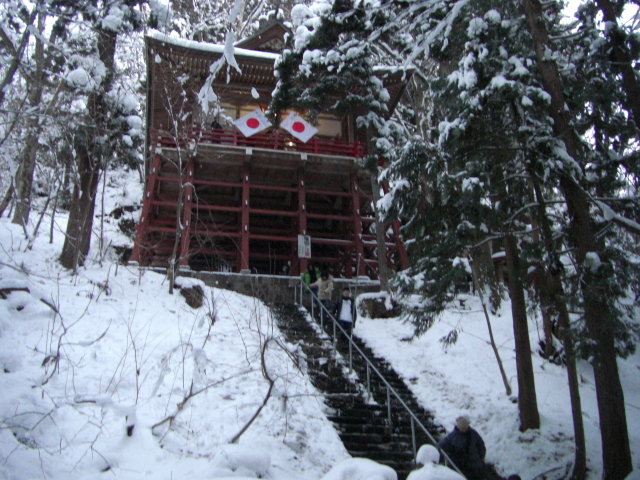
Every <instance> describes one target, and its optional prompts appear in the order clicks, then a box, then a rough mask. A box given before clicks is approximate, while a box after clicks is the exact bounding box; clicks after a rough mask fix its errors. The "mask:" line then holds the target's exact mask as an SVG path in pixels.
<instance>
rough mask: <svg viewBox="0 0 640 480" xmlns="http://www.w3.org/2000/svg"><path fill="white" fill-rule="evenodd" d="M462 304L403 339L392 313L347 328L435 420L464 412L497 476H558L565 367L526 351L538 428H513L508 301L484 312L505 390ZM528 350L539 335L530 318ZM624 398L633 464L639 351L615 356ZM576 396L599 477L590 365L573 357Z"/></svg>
mask: <svg viewBox="0 0 640 480" xmlns="http://www.w3.org/2000/svg"><path fill="white" fill-rule="evenodd" d="M464 299H465V301H464V307H460V305H459V303H458V302H456V304H452V305H451V306H450V308H449V309H448V310H447V311H446V312H445V314H444V315H443V317H442V318H441V320H440V321H438V322H437V323H436V324H435V325H434V326H433V327H432V328H431V329H430V330H429V331H428V332H427V333H425V334H424V335H423V336H422V337H419V338H416V339H413V340H411V337H412V333H413V327H412V326H411V325H409V324H406V323H403V322H402V321H401V320H400V319H397V318H392V319H373V320H372V319H368V318H361V319H360V320H359V321H358V323H357V325H356V327H355V329H354V334H355V335H357V336H359V337H360V338H362V339H363V340H365V341H366V342H367V344H368V345H369V346H370V347H371V348H372V349H373V350H374V351H375V352H376V354H377V355H380V356H383V357H385V358H386V359H387V360H388V361H389V362H390V363H391V365H392V366H393V367H394V369H395V370H396V371H397V372H398V373H399V374H400V375H401V376H403V378H404V379H405V382H406V383H407V385H408V386H409V387H410V388H411V390H412V391H413V392H414V394H415V395H416V397H417V398H418V400H419V401H420V402H421V404H422V405H424V407H425V408H427V409H429V410H431V411H432V412H433V413H434V414H435V418H436V421H437V422H438V423H440V424H441V425H443V426H445V427H446V429H447V430H448V431H449V430H451V429H453V426H454V424H455V418H456V417H457V416H459V415H460V414H461V413H466V414H468V415H469V416H470V417H471V421H472V427H473V428H475V429H476V430H478V432H480V434H481V435H482V437H483V438H484V441H485V443H486V445H487V461H489V462H491V463H494V464H495V465H496V468H497V470H498V472H499V473H501V474H503V475H510V474H514V473H515V474H519V475H520V476H521V477H522V478H523V480H530V479H533V478H535V477H536V476H538V475H540V474H542V473H545V472H548V474H549V478H560V477H562V475H563V474H564V473H565V470H566V469H565V467H566V466H567V465H568V464H570V463H571V461H572V459H573V423H572V420H571V409H570V404H569V390H568V384H567V375H566V370H565V369H564V368H562V367H559V366H557V365H555V364H553V363H549V362H547V361H545V360H544V359H543V358H541V357H540V356H539V355H537V354H536V355H534V356H533V365H534V371H535V378H536V393H537V398H538V408H539V411H540V417H541V428H540V430H539V431H534V432H532V431H527V432H525V433H520V432H519V431H518V425H519V422H518V408H517V404H516V403H514V401H515V399H516V398H517V391H518V390H517V389H518V385H517V378H516V365H515V350H514V340H513V325H512V320H511V310H510V308H511V306H510V304H509V302H508V301H507V302H504V304H503V305H502V308H501V309H500V311H498V312H497V314H496V315H492V316H491V323H492V327H493V333H494V336H495V340H496V344H497V345H498V347H499V352H500V356H501V358H502V361H503V363H504V367H505V370H506V373H507V377H508V378H509V380H510V383H511V387H512V389H513V394H512V395H511V396H507V394H506V391H505V387H504V385H503V382H502V378H501V375H500V371H499V369H498V364H497V362H496V359H495V355H494V353H493V350H492V348H491V346H490V344H489V333H488V328H487V323H486V320H485V317H484V314H483V312H482V306H481V303H480V301H479V299H478V298H477V297H472V296H469V295H465V296H464ZM454 328H458V329H459V330H460V333H459V338H458V341H457V343H456V344H454V345H451V346H449V347H448V348H447V349H446V350H445V349H444V348H443V344H442V343H441V342H439V339H441V338H442V337H444V336H445V335H446V334H447V333H449V332H450V331H451V330H453V329H454ZM529 335H530V338H531V347H532V350H534V351H537V349H538V347H537V342H538V340H539V339H540V335H542V331H541V326H540V328H539V329H537V328H536V326H535V325H532V327H531V329H530V332H529ZM618 365H619V369H620V377H621V380H622V385H623V388H624V393H625V401H626V404H627V423H628V429H629V435H630V438H631V450H632V452H634V456H633V465H634V469H635V470H636V471H638V470H640V354H638V353H636V354H635V355H634V356H632V357H630V358H629V359H627V360H619V361H618ZM579 373H580V377H581V389H580V393H581V399H582V410H583V416H584V422H585V430H586V437H587V456H588V467H589V469H590V472H589V478H590V479H597V478H600V477H601V471H602V460H601V456H602V450H601V444H600V431H599V427H598V409H597V404H596V396H595V388H594V379H593V370H592V368H591V366H590V365H589V364H588V363H586V362H580V364H579Z"/></svg>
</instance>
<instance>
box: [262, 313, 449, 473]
mask: <svg viewBox="0 0 640 480" xmlns="http://www.w3.org/2000/svg"><path fill="white" fill-rule="evenodd" d="M272 309H273V312H274V316H275V318H276V321H277V323H278V327H279V328H280V331H281V332H282V333H283V335H284V336H285V337H286V339H287V341H289V342H291V343H294V344H296V343H297V344H298V345H299V346H300V348H301V350H302V352H303V353H304V355H305V356H306V363H307V372H308V374H309V377H310V378H311V381H312V383H313V384H314V385H315V386H316V388H318V389H319V390H320V391H321V392H323V393H324V394H325V396H326V399H325V404H326V405H327V417H328V418H329V420H331V421H332V422H333V423H334V424H335V427H336V429H337V430H338V432H339V435H340V438H341V439H342V442H343V443H344V446H345V448H346V449H347V451H348V452H349V453H350V454H351V456H353V457H364V458H369V459H371V460H375V461H376V462H379V463H382V464H385V465H389V466H390V467H392V468H393V469H394V470H396V472H397V473H398V479H399V480H405V479H406V477H407V475H408V474H409V472H410V471H411V470H413V469H414V443H413V436H412V426H411V420H410V417H409V414H408V413H407V411H406V410H405V409H404V408H403V407H402V405H401V404H400V402H399V401H398V400H397V399H396V398H395V396H394V395H393V394H391V395H390V397H389V396H388V393H387V387H386V385H385V384H384V383H383V382H382V381H381V380H380V379H379V377H378V376H377V375H376V374H375V373H374V372H373V371H370V372H369V375H367V363H366V361H365V360H364V359H362V358H361V356H360V355H359V354H358V353H357V352H356V350H355V349H353V356H352V367H353V371H352V372H350V371H349V344H348V342H347V341H346V339H340V340H339V341H338V342H337V353H338V354H336V351H335V350H334V348H333V342H332V340H331V334H332V332H333V328H332V327H330V325H331V324H330V322H325V328H326V330H327V331H326V332H323V331H322V330H321V329H320V326H319V325H317V324H315V323H310V322H309V321H308V320H307V318H308V317H307V312H306V311H305V310H304V309H301V308H300V307H298V306H296V305H292V304H276V305H273V306H272ZM354 341H355V342H356V345H357V346H358V347H359V348H360V350H362V352H363V353H364V354H365V355H366V356H367V357H368V358H369V360H371V362H372V363H373V365H374V366H375V368H376V369H377V370H378V371H379V372H380V373H381V374H382V375H383V376H384V378H385V379H386V380H387V382H388V383H389V384H390V385H391V387H392V388H393V389H394V390H395V391H396V392H397V393H398V394H399V396H400V397H401V398H402V400H403V401H404V402H405V404H406V405H407V406H408V407H409V408H410V409H411V410H412V411H413V413H414V414H415V415H416V416H417V417H418V419H419V420H420V422H421V423H422V424H423V425H424V426H425V427H426V428H427V429H428V430H429V433H430V434H431V435H432V436H433V437H435V438H437V439H439V438H440V437H441V436H442V434H443V433H444V430H443V428H442V427H440V426H437V425H435V424H434V423H433V421H432V416H431V415H430V414H429V413H428V412H426V411H424V410H423V409H422V408H421V407H420V406H419V405H418V403H417V402H416V400H415V398H414V397H413V395H412V394H411V392H410V391H409V389H408V388H407V387H406V385H405V384H404V382H403V381H402V379H401V378H400V377H399V376H398V375H397V374H396V373H395V372H394V371H393V369H392V368H391V367H390V366H389V364H388V363H387V362H386V361H385V360H384V359H382V358H378V357H376V356H375V355H374V354H373V352H372V351H371V350H370V349H369V348H368V347H367V346H366V345H364V344H363V343H362V342H361V341H360V340H359V339H358V338H356V337H354ZM368 378H369V381H367V379H368ZM389 398H390V402H389V400H388V399H389ZM389 412H390V415H389ZM389 419H390V420H389ZM414 430H415V439H416V442H415V447H416V448H419V447H420V446H421V445H423V444H425V443H430V442H429V439H428V437H427V435H426V434H424V432H422V430H421V429H420V428H419V427H418V426H417V425H416V426H415V427H414Z"/></svg>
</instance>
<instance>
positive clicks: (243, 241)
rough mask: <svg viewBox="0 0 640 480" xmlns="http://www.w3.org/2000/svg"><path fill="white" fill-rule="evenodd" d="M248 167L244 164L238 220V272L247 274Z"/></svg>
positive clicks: (249, 186)
mask: <svg viewBox="0 0 640 480" xmlns="http://www.w3.org/2000/svg"><path fill="white" fill-rule="evenodd" d="M250 191H251V184H250V183H249V165H248V164H247V163H245V165H244V169H243V172H242V213H241V218H240V252H239V258H238V270H239V271H240V272H243V271H244V272H249V271H250V270H249V194H250Z"/></svg>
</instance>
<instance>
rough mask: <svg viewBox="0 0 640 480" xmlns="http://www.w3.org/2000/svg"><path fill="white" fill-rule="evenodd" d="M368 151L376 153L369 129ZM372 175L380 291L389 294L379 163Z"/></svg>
mask: <svg viewBox="0 0 640 480" xmlns="http://www.w3.org/2000/svg"><path fill="white" fill-rule="evenodd" d="M367 151H368V152H369V153H371V152H374V151H375V148H374V145H373V130H372V128H371V127H367ZM369 172H370V173H371V190H372V193H373V215H374V217H375V226H376V242H377V246H378V280H380V290H381V291H385V292H389V291H390V290H389V276H390V275H389V269H388V268H387V245H386V243H387V241H386V236H387V234H386V231H385V228H384V223H383V222H382V219H381V216H380V214H379V212H378V200H380V183H379V182H378V163H377V160H376V163H375V164H374V165H371V166H370V168H369Z"/></svg>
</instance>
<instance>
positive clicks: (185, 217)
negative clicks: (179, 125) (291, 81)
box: [180, 157, 195, 265]
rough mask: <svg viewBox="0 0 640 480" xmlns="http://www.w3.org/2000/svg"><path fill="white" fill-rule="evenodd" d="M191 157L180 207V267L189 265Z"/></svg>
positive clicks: (193, 164)
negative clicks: (181, 227) (181, 228)
mask: <svg viewBox="0 0 640 480" xmlns="http://www.w3.org/2000/svg"><path fill="white" fill-rule="evenodd" d="M194 170H195V160H194V158H193V157H191V158H190V159H189V162H188V163H187V174H186V176H185V177H184V181H183V183H184V197H183V198H184V201H183V202H184V203H183V206H182V223H183V225H184V228H183V230H182V236H181V238H180V265H189V244H190V243H191V210H192V205H193V171H194Z"/></svg>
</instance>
